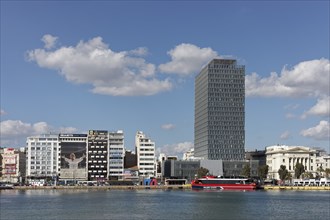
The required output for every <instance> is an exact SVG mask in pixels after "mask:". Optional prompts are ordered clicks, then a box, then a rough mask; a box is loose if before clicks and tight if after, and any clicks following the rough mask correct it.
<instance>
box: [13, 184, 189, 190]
mask: <svg viewBox="0 0 330 220" xmlns="http://www.w3.org/2000/svg"><path fill="white" fill-rule="evenodd" d="M13 188H14V189H20V190H27V189H59V190H61V189H92V190H112V189H113V190H142V189H161V190H170V189H191V185H190V184H186V185H161V186H144V185H139V186H125V185H121V186H114V185H113V186H14V187H13Z"/></svg>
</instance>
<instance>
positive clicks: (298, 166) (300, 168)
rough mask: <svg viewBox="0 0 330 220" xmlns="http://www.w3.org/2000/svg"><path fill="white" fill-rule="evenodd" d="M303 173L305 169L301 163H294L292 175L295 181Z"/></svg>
mask: <svg viewBox="0 0 330 220" xmlns="http://www.w3.org/2000/svg"><path fill="white" fill-rule="evenodd" d="M304 172H305V167H304V165H302V164H301V163H296V166H295V168H294V175H295V176H296V178H297V179H299V178H300V176H301V174H303V173H304Z"/></svg>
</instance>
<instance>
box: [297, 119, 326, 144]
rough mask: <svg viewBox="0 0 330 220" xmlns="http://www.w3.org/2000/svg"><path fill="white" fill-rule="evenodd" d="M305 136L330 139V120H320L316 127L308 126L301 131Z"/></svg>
mask: <svg viewBox="0 0 330 220" xmlns="http://www.w3.org/2000/svg"><path fill="white" fill-rule="evenodd" d="M300 134H301V135H302V136H304V137H309V138H313V139H316V140H329V138H330V125H329V122H328V121H320V123H319V124H318V125H316V126H315V127H311V128H308V129H306V130H303V131H301V133H300Z"/></svg>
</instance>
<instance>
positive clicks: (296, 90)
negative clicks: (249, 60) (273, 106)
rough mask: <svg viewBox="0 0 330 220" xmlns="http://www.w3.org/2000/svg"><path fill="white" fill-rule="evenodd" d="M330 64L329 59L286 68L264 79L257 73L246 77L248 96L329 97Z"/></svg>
mask: <svg viewBox="0 0 330 220" xmlns="http://www.w3.org/2000/svg"><path fill="white" fill-rule="evenodd" d="M329 82H330V64H329V60H328V59H324V58H322V59H319V60H310V61H304V62H301V63H298V64H297V65H295V66H294V67H293V68H288V67H287V66H285V67H284V68H283V69H282V71H281V73H280V74H277V73H275V72H273V73H271V74H270V76H269V77H266V78H262V77H260V76H259V75H258V74H257V73H252V74H251V75H247V76H246V77H245V89H246V95H247V96H263V97H320V96H322V95H324V94H326V95H329Z"/></svg>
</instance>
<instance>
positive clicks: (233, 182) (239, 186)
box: [191, 176, 257, 190]
mask: <svg viewBox="0 0 330 220" xmlns="http://www.w3.org/2000/svg"><path fill="white" fill-rule="evenodd" d="M191 187H192V189H220V190H221V189H224V190H226V189H227V190H228V189H229V190H254V189H256V188H257V184H256V183H255V182H253V181H252V180H250V179H247V178H223V177H216V176H204V177H202V178H198V179H195V180H193V181H192V182H191Z"/></svg>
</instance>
